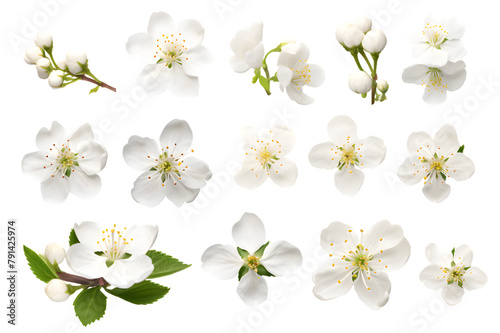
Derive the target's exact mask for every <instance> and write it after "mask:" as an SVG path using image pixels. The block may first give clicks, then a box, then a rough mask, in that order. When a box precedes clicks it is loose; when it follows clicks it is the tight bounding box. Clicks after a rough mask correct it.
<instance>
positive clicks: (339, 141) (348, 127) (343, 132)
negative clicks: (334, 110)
mask: <svg viewBox="0 0 500 333" xmlns="http://www.w3.org/2000/svg"><path fill="white" fill-rule="evenodd" d="M357 128H358V127H357V126H356V123H355V122H354V120H352V119H351V118H350V117H348V116H337V117H335V118H333V119H332V120H331V121H330V122H329V123H328V127H327V132H328V135H330V138H331V139H332V141H333V143H335V144H336V145H338V146H342V145H343V144H346V143H347V142H348V141H349V143H355V142H356V141H357V140H358V135H357Z"/></svg>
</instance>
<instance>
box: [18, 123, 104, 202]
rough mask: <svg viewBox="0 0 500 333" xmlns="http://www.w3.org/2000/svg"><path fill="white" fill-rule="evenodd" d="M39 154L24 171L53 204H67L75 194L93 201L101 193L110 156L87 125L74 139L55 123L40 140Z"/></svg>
mask: <svg viewBox="0 0 500 333" xmlns="http://www.w3.org/2000/svg"><path fill="white" fill-rule="evenodd" d="M36 145H37V147H38V149H39V151H36V152H33V153H30V154H27V155H25V156H24V158H23V161H22V168H23V171H24V172H25V173H27V174H29V175H31V176H33V177H34V178H36V179H37V180H39V181H40V182H41V183H42V184H41V189H42V197H43V199H44V200H46V201H50V202H63V201H64V200H66V198H67V197H68V194H69V193H70V192H71V193H73V194H75V195H77V196H80V197H85V198H87V197H91V196H93V195H95V194H96V193H97V192H99V189H100V188H101V178H99V176H98V175H97V173H98V172H99V171H101V170H102V169H103V168H104V166H105V165H106V161H107V158H108V154H107V152H106V150H105V149H104V147H103V146H101V145H100V144H98V143H97V142H95V141H94V133H93V132H92V129H91V127H90V125H89V124H85V125H83V126H81V127H80V128H78V130H77V131H76V132H75V133H73V134H72V135H71V136H69V137H68V136H67V135H66V131H65V130H64V127H62V126H61V125H60V124H59V123H58V122H56V121H54V122H53V123H52V126H51V128H50V130H49V129H47V128H45V127H44V128H42V129H41V130H40V131H39V132H38V134H37V136H36Z"/></svg>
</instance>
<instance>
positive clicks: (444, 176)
mask: <svg viewBox="0 0 500 333" xmlns="http://www.w3.org/2000/svg"><path fill="white" fill-rule="evenodd" d="M439 174H441V177H443V180H446V175H445V174H444V173H442V172H440V173H439Z"/></svg>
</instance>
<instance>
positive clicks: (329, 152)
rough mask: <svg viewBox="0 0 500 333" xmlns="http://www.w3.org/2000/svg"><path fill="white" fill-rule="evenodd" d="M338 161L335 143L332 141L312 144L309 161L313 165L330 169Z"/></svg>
mask: <svg viewBox="0 0 500 333" xmlns="http://www.w3.org/2000/svg"><path fill="white" fill-rule="evenodd" d="M339 161H340V154H339V153H338V149H337V145H336V144H334V143H333V142H324V143H320V144H318V145H316V146H314V147H313V148H312V149H311V151H310V152H309V163H311V165H312V166H313V167H316V168H321V169H327V170H332V169H334V168H336V167H337V166H338V164H339Z"/></svg>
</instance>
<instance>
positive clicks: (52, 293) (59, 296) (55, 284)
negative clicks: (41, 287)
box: [45, 279, 69, 302]
mask: <svg viewBox="0 0 500 333" xmlns="http://www.w3.org/2000/svg"><path fill="white" fill-rule="evenodd" d="M45 293H46V294H47V296H48V297H49V298H50V299H51V300H53V301H54V302H64V301H65V300H67V299H68V297H69V293H68V286H67V285H66V283H64V281H63V280H59V279H53V280H50V281H49V283H47V286H45Z"/></svg>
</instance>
